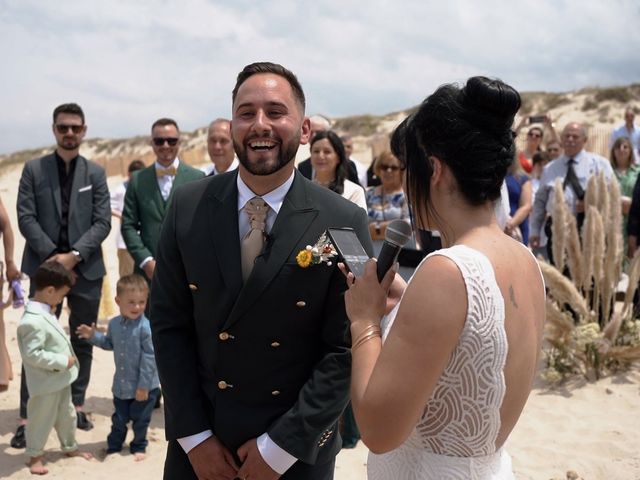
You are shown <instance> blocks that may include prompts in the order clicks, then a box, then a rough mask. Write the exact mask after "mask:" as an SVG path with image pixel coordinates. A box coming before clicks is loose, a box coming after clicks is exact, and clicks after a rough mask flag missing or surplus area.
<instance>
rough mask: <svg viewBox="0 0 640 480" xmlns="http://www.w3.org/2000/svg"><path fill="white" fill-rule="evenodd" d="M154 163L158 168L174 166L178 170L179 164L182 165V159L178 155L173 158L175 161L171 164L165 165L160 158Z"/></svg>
mask: <svg viewBox="0 0 640 480" xmlns="http://www.w3.org/2000/svg"><path fill="white" fill-rule="evenodd" d="M154 165H155V166H156V170H160V169H164V168H169V167H174V168H175V169H176V170H178V165H180V159H179V158H178V157H176V158H174V159H173V163H172V164H171V165H169V166H168V167H165V166H164V165H162V164H160V163H159V162H158V160H156V161H155V162H154Z"/></svg>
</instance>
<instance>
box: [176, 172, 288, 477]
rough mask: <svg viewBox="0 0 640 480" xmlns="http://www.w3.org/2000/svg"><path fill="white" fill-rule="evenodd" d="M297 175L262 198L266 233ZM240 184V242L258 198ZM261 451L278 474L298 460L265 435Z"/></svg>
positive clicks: (187, 444) (190, 444)
mask: <svg viewBox="0 0 640 480" xmlns="http://www.w3.org/2000/svg"><path fill="white" fill-rule="evenodd" d="M294 176H295V172H291V176H290V177H289V179H288V180H287V181H286V182H284V183H283V184H282V185H280V186H279V187H278V188H276V189H275V190H272V191H271V192H269V193H267V194H265V195H262V196H261V197H262V199H263V200H264V201H265V202H266V203H267V204H268V205H269V207H270V208H269V211H268V212H267V219H266V230H267V232H269V231H271V228H273V224H274V223H275V221H276V217H277V215H278V212H280V208H281V207H282V204H283V202H284V197H285V196H286V195H287V192H289V189H290V188H291V185H292V184H293V179H294ZM237 185H238V235H239V239H238V240H240V239H242V238H243V237H244V236H245V235H246V234H247V232H248V231H249V228H250V224H249V216H248V215H246V214H245V213H244V212H243V210H244V206H245V205H246V203H247V202H248V201H249V200H251V199H252V198H253V197H255V196H256V194H255V193H253V192H252V191H251V189H250V188H249V187H248V186H247V184H246V183H244V182H243V181H242V179H241V178H240V175H238V180H237ZM212 435H213V432H212V431H211V430H206V431H204V432H200V433H196V434H195V435H191V436H188V437H184V438H178V443H179V444H180V446H181V447H182V449H183V450H184V451H185V452H186V453H189V451H190V450H191V449H193V448H194V447H196V446H197V445H199V444H200V443H202V442H204V441H205V440H206V439H207V438H209V437H211V436H212ZM257 444H258V451H259V452H260V455H262V458H263V459H264V461H265V462H266V463H267V465H269V466H270V467H271V468H272V469H273V470H274V471H275V472H277V473H278V474H280V475H282V474H284V473H285V472H286V471H287V470H288V469H289V468H291V466H293V464H294V463H296V461H297V460H298V459H297V458H296V457H294V456H293V455H291V454H290V453H289V452H287V451H286V450H283V449H282V448H280V447H279V446H278V445H277V444H276V443H275V442H274V441H273V440H271V438H270V437H269V435H268V434H267V433H266V432H265V433H263V434H262V435H260V436H259V437H258V438H257Z"/></svg>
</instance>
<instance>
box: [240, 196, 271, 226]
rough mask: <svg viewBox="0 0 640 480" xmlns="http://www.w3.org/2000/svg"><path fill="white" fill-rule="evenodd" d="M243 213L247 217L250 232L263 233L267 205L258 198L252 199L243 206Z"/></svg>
mask: <svg viewBox="0 0 640 480" xmlns="http://www.w3.org/2000/svg"><path fill="white" fill-rule="evenodd" d="M244 210H245V212H247V215H249V225H251V230H260V231H261V232H264V230H265V228H266V224H265V222H266V219H267V212H268V210H269V205H267V202H265V201H264V200H263V199H262V198H260V197H253V198H252V199H251V200H249V201H248V202H247V203H246V204H245V206H244Z"/></svg>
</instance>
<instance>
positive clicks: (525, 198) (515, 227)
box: [504, 158, 533, 245]
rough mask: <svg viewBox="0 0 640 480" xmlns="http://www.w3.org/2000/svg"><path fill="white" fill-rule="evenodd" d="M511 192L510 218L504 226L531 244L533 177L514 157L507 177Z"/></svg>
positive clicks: (526, 243) (506, 229)
mask: <svg viewBox="0 0 640 480" xmlns="http://www.w3.org/2000/svg"><path fill="white" fill-rule="evenodd" d="M505 182H506V183H507V191H508V192H509V218H508V219H507V223H506V225H505V226H504V231H505V233H506V234H507V235H511V236H512V237H513V238H516V239H518V240H519V241H521V242H522V243H524V244H525V245H528V244H529V213H530V212H531V207H532V205H533V197H532V195H531V179H530V178H529V176H528V175H527V174H526V173H524V171H523V170H522V167H521V166H520V162H519V161H518V159H517V158H514V160H513V162H512V163H511V165H510V166H509V169H508V170H507V176H506V177H505Z"/></svg>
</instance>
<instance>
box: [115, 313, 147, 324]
mask: <svg viewBox="0 0 640 480" xmlns="http://www.w3.org/2000/svg"><path fill="white" fill-rule="evenodd" d="M143 315H144V314H141V315H140V316H139V317H138V318H127V317H125V316H124V315H120V325H124V324H125V323H127V322H130V323H135V322H137V321H138V320H140V319H141V318H142V316H143Z"/></svg>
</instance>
